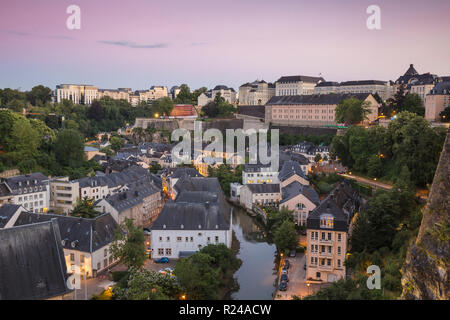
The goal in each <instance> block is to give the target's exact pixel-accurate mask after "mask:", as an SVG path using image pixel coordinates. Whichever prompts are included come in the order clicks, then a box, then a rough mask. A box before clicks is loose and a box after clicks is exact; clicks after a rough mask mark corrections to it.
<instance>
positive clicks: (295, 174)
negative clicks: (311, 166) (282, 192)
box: [278, 160, 309, 188]
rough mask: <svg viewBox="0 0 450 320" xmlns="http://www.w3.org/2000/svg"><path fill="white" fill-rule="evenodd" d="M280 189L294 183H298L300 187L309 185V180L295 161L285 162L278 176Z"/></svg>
mask: <svg viewBox="0 0 450 320" xmlns="http://www.w3.org/2000/svg"><path fill="white" fill-rule="evenodd" d="M278 179H279V181H280V184H281V187H282V188H283V187H285V186H287V185H289V184H291V183H292V182H294V181H297V182H299V183H300V184H302V185H305V186H306V185H309V180H308V178H307V177H306V173H305V171H304V169H303V168H302V167H301V165H300V163H298V162H297V161H292V160H289V161H285V162H284V163H283V166H282V167H281V170H280V172H279V174H278Z"/></svg>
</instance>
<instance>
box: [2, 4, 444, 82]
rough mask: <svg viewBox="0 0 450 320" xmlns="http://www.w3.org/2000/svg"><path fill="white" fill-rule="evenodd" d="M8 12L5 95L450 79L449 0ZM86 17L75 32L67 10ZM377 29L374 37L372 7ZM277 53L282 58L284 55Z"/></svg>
mask: <svg viewBox="0 0 450 320" xmlns="http://www.w3.org/2000/svg"><path fill="white" fill-rule="evenodd" d="M432 3H433V6H431V4H430V3H420V2H419V1H415V0H414V1H408V2H407V4H408V7H405V3H402V2H397V3H391V2H389V1H376V3H375V2H373V1H345V2H342V3H336V1H325V0H324V1H320V2H310V1H287V0H286V1H277V2H274V1H254V0H246V1H231V2H229V3H227V5H224V4H223V3H219V2H216V1H214V2H213V3H211V2H210V1H203V0H199V1H193V2H180V1H172V2H170V3H157V2H155V1H143V0H135V1H132V2H128V3H127V4H126V5H124V4H123V2H120V1H108V2H105V1H96V2H92V1H84V0H79V1H59V2H57V3H54V2H53V1H49V0H42V1H39V2H36V1H25V0H20V1H10V0H6V1H3V2H2V5H1V7H2V10H1V12H2V14H1V19H0V27H1V30H2V31H0V32H1V34H2V38H3V41H2V47H3V50H1V51H0V57H1V58H2V59H1V61H2V62H0V68H1V70H2V74H3V75H6V74H7V75H8V78H6V77H1V79H0V87H2V88H3V87H11V88H19V87H20V88H21V90H28V89H30V88H31V87H33V86H35V85H38V84H44V85H46V86H49V87H51V88H54V87H55V85H57V84H60V83H83V84H92V85H96V86H98V87H99V88H117V87H131V88H133V89H145V88H149V87H150V86H152V85H165V86H168V87H169V89H170V87H172V86H174V85H180V84H182V83H186V84H188V85H189V86H190V87H191V89H196V88H199V87H202V86H207V87H208V88H213V87H214V86H215V85H218V84H224V85H227V86H230V87H233V88H238V87H239V86H240V85H241V84H243V83H245V82H248V81H253V80H255V79H264V80H266V81H268V82H274V81H276V80H277V79H278V78H279V77H280V76H282V75H297V74H303V75H310V76H318V75H319V74H320V75H321V76H322V77H324V78H325V79H326V80H328V81H348V80H366V79H375V80H385V81H388V80H393V81H395V80H396V78H397V77H398V76H400V75H402V74H403V73H404V70H405V69H406V68H407V67H408V66H409V64H414V65H415V67H416V69H417V70H418V71H419V73H425V72H431V73H434V74H438V75H442V76H447V75H450V63H449V62H448V59H447V56H448V52H450V42H449V41H445V39H447V38H446V33H445V32H446V30H448V29H449V27H450V22H449V20H448V19H446V12H448V10H449V9H450V3H449V2H448V1H440V0H435V1H432ZM72 4H75V5H78V6H79V7H80V8H81V29H80V30H69V29H68V28H67V27H66V20H67V18H68V17H69V15H70V14H67V13H66V9H67V7H68V6H70V5H72ZM372 4H375V5H378V6H379V7H380V9H381V30H369V29H368V28H367V26H366V20H367V18H368V17H369V14H367V13H366V9H367V7H368V6H369V5H372ZM280 53H281V55H280Z"/></svg>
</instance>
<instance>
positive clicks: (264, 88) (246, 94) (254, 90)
mask: <svg viewBox="0 0 450 320" xmlns="http://www.w3.org/2000/svg"><path fill="white" fill-rule="evenodd" d="M274 95H275V85H274V84H273V83H267V82H266V81H264V80H261V81H259V80H256V81H253V82H252V83H245V84H243V85H242V86H240V87H239V105H240V106H263V105H265V104H266V103H267V101H269V100H270V98H272V97H273V96H274Z"/></svg>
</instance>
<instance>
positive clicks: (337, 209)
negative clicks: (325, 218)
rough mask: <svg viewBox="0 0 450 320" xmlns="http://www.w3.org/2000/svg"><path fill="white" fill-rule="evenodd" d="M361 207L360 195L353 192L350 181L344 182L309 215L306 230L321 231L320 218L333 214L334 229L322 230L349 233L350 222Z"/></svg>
mask: <svg viewBox="0 0 450 320" xmlns="http://www.w3.org/2000/svg"><path fill="white" fill-rule="evenodd" d="M360 205H361V198H360V196H359V194H358V193H357V192H356V191H355V190H353V188H352V187H351V185H350V182H349V181H347V180H344V181H343V182H341V183H340V184H339V185H338V186H337V187H336V188H335V189H334V190H333V191H331V192H330V194H329V195H328V196H327V197H326V198H325V199H323V200H322V202H321V203H320V205H319V206H318V207H316V208H315V209H314V210H313V211H312V212H311V213H310V214H309V215H308V219H307V222H306V228H307V229H316V230H317V229H319V230H320V229H321V228H320V216H321V215H322V214H331V215H333V216H334V226H333V229H327V228H324V229H322V230H334V231H345V232H347V231H348V227H349V221H350V220H351V218H352V217H353V214H354V213H355V212H356V210H359V207H360Z"/></svg>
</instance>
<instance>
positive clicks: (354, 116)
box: [336, 98, 370, 124]
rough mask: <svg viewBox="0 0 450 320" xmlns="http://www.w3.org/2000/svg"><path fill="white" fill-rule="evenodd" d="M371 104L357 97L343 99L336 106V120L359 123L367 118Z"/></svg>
mask: <svg viewBox="0 0 450 320" xmlns="http://www.w3.org/2000/svg"><path fill="white" fill-rule="evenodd" d="M369 113H370V104H369V103H368V102H365V101H361V100H359V99H357V98H349V99H345V100H343V101H341V102H340V103H339V104H338V106H337V107H336V121H337V122H338V123H346V124H357V123H360V122H362V121H363V120H366V119H367V116H368V115H369Z"/></svg>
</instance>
